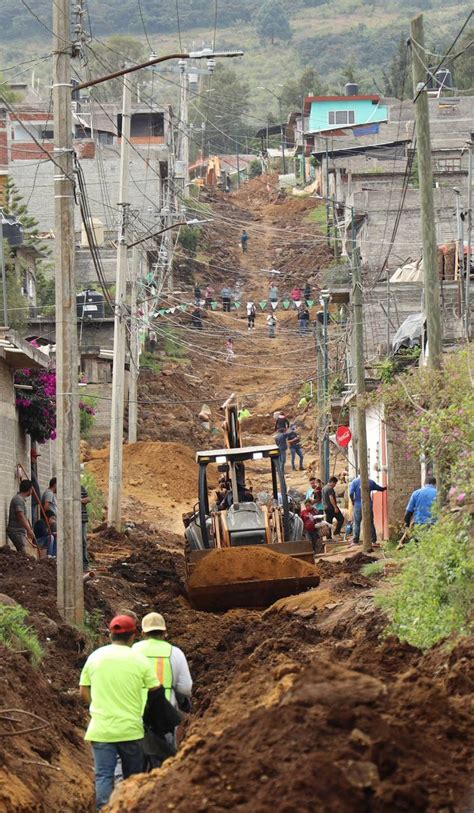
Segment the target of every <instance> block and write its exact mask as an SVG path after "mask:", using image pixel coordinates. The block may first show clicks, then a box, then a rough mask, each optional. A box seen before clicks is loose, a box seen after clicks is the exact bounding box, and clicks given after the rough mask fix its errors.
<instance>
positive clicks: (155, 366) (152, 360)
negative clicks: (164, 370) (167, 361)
mask: <svg viewBox="0 0 474 813" xmlns="http://www.w3.org/2000/svg"><path fill="white" fill-rule="evenodd" d="M140 369H141V370H151V371H152V372H153V373H159V372H160V370H161V364H160V362H159V361H158V359H157V358H156V356H155V355H154V354H153V353H149V352H148V351H147V350H145V351H144V352H143V353H141V355H140Z"/></svg>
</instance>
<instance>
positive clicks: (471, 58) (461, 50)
mask: <svg viewBox="0 0 474 813" xmlns="http://www.w3.org/2000/svg"><path fill="white" fill-rule="evenodd" d="M455 53H456V54H460V56H458V57H457V58H455V59H454V60H452V61H451V62H449V61H448V63H447V67H448V68H449V69H450V71H452V73H453V74H454V85H455V87H457V88H458V89H459V90H467V89H468V88H472V84H473V76H474V28H470V29H468V31H466V33H465V34H464V36H463V37H461V39H460V40H459V42H458V44H457V46H456V48H455Z"/></svg>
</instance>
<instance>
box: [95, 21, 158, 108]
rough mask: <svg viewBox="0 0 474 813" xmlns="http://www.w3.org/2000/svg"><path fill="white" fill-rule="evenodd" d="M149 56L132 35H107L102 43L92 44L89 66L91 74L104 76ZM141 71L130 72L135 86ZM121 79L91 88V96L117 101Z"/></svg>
mask: <svg viewBox="0 0 474 813" xmlns="http://www.w3.org/2000/svg"><path fill="white" fill-rule="evenodd" d="M149 56H150V54H149V51H148V50H147V48H146V47H145V45H144V44H143V43H142V42H140V40H137V39H135V38H134V37H128V36H121V35H116V36H114V37H109V39H108V40H106V42H104V43H98V44H97V45H96V44H94V50H93V51H92V52H91V54H90V56H89V67H90V72H91V75H92V76H104V75H105V74H108V73H113V72H114V71H119V70H120V69H121V68H123V67H124V65H125V64H126V63H127V62H129V63H132V64H133V63H138V62H145V60H146V59H148V57H149ZM141 73H142V72H141V71H138V72H136V73H132V74H131V76H130V81H131V83H132V86H136V83H137V81H138V76H139V74H141ZM122 89H123V82H122V79H112V80H110V81H109V82H103V84H101V85H97V86H96V87H95V88H93V91H92V96H93V98H94V99H97V100H98V101H100V102H118V103H120V100H121V98H122Z"/></svg>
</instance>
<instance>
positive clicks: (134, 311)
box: [128, 246, 140, 443]
mask: <svg viewBox="0 0 474 813" xmlns="http://www.w3.org/2000/svg"><path fill="white" fill-rule="evenodd" d="M139 273H140V252H139V249H138V248H137V247H136V246H134V248H132V273H131V286H130V287H131V290H130V373H129V384H128V442H129V443H136V442H137V421H138V374H139V364H140V361H139V359H140V335H139V331H138V318H137V317H138V308H137V283H138V277H139Z"/></svg>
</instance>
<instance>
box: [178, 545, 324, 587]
mask: <svg viewBox="0 0 474 813" xmlns="http://www.w3.org/2000/svg"><path fill="white" fill-rule="evenodd" d="M314 575H316V574H315V569H314V566H313V565H310V564H308V563H307V562H303V561H301V560H300V559H295V558H293V557H291V556H285V555H284V554H282V553H275V551H272V550H267V549H266V548H265V547H264V546H254V547H242V548H216V549H215V550H212V551H211V552H210V553H209V554H208V555H207V556H206V557H205V558H203V559H201V561H200V562H198V564H197V565H196V567H195V569H194V570H193V572H192V574H191V578H190V580H189V586H190V587H192V588H197V587H210V586H211V585H214V584H235V583H236V582H247V581H260V580H266V579H298V578H303V577H304V576H314Z"/></svg>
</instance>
